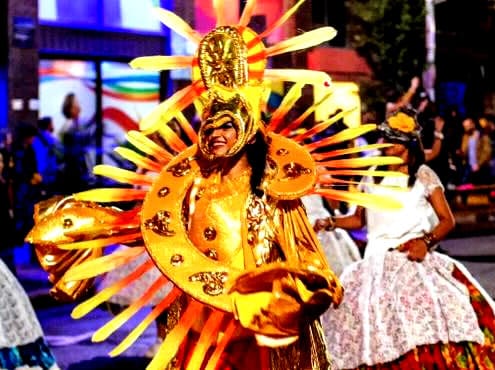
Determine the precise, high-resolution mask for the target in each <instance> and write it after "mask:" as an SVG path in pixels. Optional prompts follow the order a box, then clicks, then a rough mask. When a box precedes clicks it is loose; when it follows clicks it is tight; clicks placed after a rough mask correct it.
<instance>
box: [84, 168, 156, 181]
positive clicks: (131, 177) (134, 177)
mask: <svg viewBox="0 0 495 370" xmlns="http://www.w3.org/2000/svg"><path fill="white" fill-rule="evenodd" d="M93 173H94V174H95V175H100V176H105V177H108V178H110V179H113V180H115V181H118V182H122V183H126V184H130V185H141V186H142V185H144V186H149V185H151V184H152V183H153V179H152V178H151V177H149V176H148V175H146V174H140V173H136V172H134V171H129V170H124V169H122V168H118V167H114V166H110V165H108V164H98V165H96V166H94V167H93Z"/></svg>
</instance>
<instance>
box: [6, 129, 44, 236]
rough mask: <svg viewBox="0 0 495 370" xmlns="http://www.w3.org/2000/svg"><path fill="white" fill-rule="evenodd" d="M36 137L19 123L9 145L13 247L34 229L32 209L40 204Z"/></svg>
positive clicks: (33, 131)
mask: <svg viewBox="0 0 495 370" xmlns="http://www.w3.org/2000/svg"><path fill="white" fill-rule="evenodd" d="M37 133H38V130H37V129H36V127H35V126H34V125H31V124H27V123H19V124H18V126H17V127H16V131H15V134H14V141H13V143H12V161H13V168H12V191H13V206H14V221H15V243H16V245H23V244H24V237H25V236H26V235H27V233H28V231H29V230H30V229H31V228H32V227H33V226H34V222H33V214H34V205H35V203H37V202H38V201H39V200H40V184H41V181H42V178H41V175H40V174H39V172H38V165H37V162H36V155H35V152H34V149H33V141H34V138H35V137H36V135H37Z"/></svg>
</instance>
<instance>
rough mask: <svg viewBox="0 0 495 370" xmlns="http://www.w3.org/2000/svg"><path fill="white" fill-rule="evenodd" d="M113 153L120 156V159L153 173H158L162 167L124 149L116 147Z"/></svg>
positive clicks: (130, 150)
mask: <svg viewBox="0 0 495 370" xmlns="http://www.w3.org/2000/svg"><path fill="white" fill-rule="evenodd" d="M114 151H115V152H116V153H117V154H118V155H120V156H121V157H123V158H125V159H127V160H128V161H130V162H132V163H134V164H135V165H136V166H138V167H140V168H142V169H145V170H148V171H153V172H160V170H161V169H162V166H161V165H160V164H158V163H156V162H155V161H153V160H151V159H149V158H146V157H143V156H142V155H140V154H139V153H136V152H135V151H134V150H132V149H129V148H124V147H117V148H115V149H114Z"/></svg>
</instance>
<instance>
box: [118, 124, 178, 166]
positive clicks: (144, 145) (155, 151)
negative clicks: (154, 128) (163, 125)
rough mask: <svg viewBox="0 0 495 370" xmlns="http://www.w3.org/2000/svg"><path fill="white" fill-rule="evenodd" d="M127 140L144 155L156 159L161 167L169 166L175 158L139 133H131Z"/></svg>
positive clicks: (128, 134)
mask: <svg viewBox="0 0 495 370" xmlns="http://www.w3.org/2000/svg"><path fill="white" fill-rule="evenodd" d="M126 139H127V141H129V143H131V144H132V145H134V146H135V147H136V148H137V149H139V150H140V151H142V152H143V153H145V154H148V155H150V156H152V157H154V158H156V160H157V161H158V162H159V163H160V164H161V165H164V164H167V163H168V162H169V161H170V160H171V159H172V158H173V155H172V154H171V153H169V152H168V151H166V150H165V149H164V148H163V147H161V146H160V145H158V144H157V143H155V142H154V141H153V140H151V139H149V138H148V137H146V136H145V135H143V134H142V133H141V132H139V131H134V130H132V131H129V132H128V133H127V134H126Z"/></svg>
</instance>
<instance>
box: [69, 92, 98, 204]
mask: <svg viewBox="0 0 495 370" xmlns="http://www.w3.org/2000/svg"><path fill="white" fill-rule="evenodd" d="M62 113H63V115H64V117H65V118H66V119H67V120H66V122H65V124H64V126H63V128H62V132H61V135H62V144H63V147H64V193H65V194H72V193H77V192H79V191H83V190H87V189H88V188H90V187H91V184H92V182H93V176H92V174H91V167H92V166H91V159H90V158H89V150H88V149H89V147H90V145H91V134H90V132H89V131H88V130H87V128H86V127H85V126H84V125H82V124H81V123H80V122H79V117H80V114H81V106H80V105H79V101H78V99H77V97H76V95H75V94H74V93H69V94H67V95H66V97H65V99H64V102H63V104H62Z"/></svg>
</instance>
